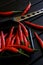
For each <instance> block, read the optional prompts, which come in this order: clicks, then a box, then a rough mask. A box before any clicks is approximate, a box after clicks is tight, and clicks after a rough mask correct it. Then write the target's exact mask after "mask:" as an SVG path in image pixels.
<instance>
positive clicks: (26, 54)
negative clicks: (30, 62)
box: [18, 51, 29, 58]
mask: <svg viewBox="0 0 43 65" xmlns="http://www.w3.org/2000/svg"><path fill="white" fill-rule="evenodd" d="M18 52H19V53H20V54H22V55H24V56H26V57H28V58H29V55H27V54H25V53H23V52H21V51H18Z"/></svg>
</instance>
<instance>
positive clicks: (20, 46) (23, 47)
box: [9, 45, 37, 53]
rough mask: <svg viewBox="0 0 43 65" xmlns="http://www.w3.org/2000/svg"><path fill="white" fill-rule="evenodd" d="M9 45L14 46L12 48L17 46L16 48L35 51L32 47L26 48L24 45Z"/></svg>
mask: <svg viewBox="0 0 43 65" xmlns="http://www.w3.org/2000/svg"><path fill="white" fill-rule="evenodd" d="M9 47H14V48H18V49H20V48H21V49H23V50H25V51H27V52H30V53H31V52H34V51H37V50H36V49H32V48H28V47H26V46H24V45H13V46H11V45H9Z"/></svg>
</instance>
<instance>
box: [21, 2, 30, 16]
mask: <svg viewBox="0 0 43 65" xmlns="http://www.w3.org/2000/svg"><path fill="white" fill-rule="evenodd" d="M30 7H31V3H29V4H28V5H27V7H26V8H25V9H24V11H23V12H22V14H21V16H23V15H25V14H26V13H27V12H28V11H29V10H30Z"/></svg>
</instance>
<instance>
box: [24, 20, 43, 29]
mask: <svg viewBox="0 0 43 65" xmlns="http://www.w3.org/2000/svg"><path fill="white" fill-rule="evenodd" d="M25 24H27V25H28V26H30V27H33V28H35V29H43V26H41V25H38V24H34V23H32V22H29V21H25Z"/></svg>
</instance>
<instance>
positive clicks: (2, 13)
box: [0, 11, 22, 15]
mask: <svg viewBox="0 0 43 65" xmlns="http://www.w3.org/2000/svg"><path fill="white" fill-rule="evenodd" d="M19 12H22V11H8V12H0V15H12V14H15V13H19Z"/></svg>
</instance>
